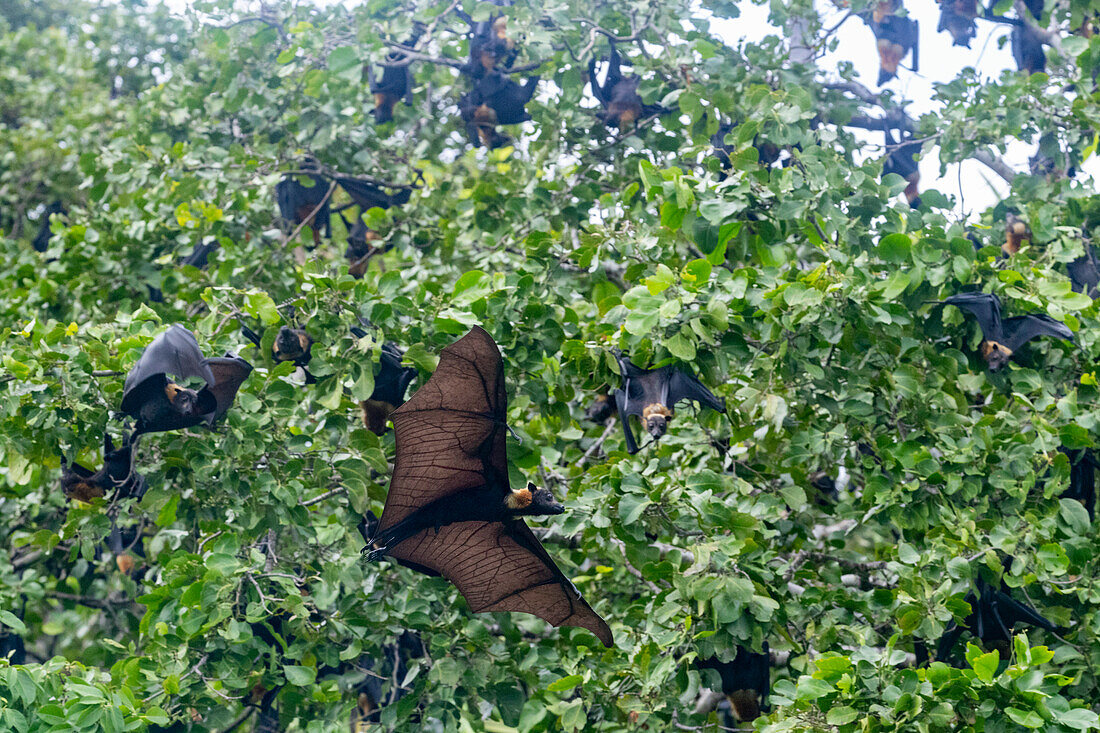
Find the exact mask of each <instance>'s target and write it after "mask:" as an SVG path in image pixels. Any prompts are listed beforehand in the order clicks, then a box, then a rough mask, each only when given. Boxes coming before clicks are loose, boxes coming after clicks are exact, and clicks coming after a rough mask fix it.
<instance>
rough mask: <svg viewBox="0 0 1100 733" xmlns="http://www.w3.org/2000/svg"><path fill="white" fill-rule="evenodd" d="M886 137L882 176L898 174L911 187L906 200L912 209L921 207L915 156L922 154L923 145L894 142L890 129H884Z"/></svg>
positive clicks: (906, 194)
mask: <svg viewBox="0 0 1100 733" xmlns="http://www.w3.org/2000/svg"><path fill="white" fill-rule="evenodd" d="M883 132H884V133H885V136H886V150H887V151H888V152H887V154H886V160H885V161H884V162H883V164H882V175H884V176H885V175H889V174H891V173H896V174H898V175H899V176H901V177H902V178H904V179H905V180H906V181H907V182H908V183H909V185H908V186H906V187H905V200H906V201H908V202H909V206H910V207H911V208H914V209H916V208H919V207H920V194H919V191H918V190H917V185H918V184H919V183H920V169H919V168H918V167H917V161H916V160H915V159H914V157H913V156H914V155H916V154H918V153H920V151H921V143H919V142H912V141H911V140H909V139H904V138H903V139H902V140H901V141H900V142H899V141H896V140H894V136H893V134H892V133H891V132H890V129H889V128H884V130H883Z"/></svg>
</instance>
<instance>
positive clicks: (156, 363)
mask: <svg viewBox="0 0 1100 733" xmlns="http://www.w3.org/2000/svg"><path fill="white" fill-rule="evenodd" d="M165 375H172V376H174V377H176V378H177V379H180V380H184V379H189V378H192V377H199V378H201V379H203V380H204V381H205V382H206V383H207V384H211V383H213V382H214V375H213V373H212V372H211V371H210V367H209V366H207V364H206V360H205V359H204V358H203V355H202V350H201V349H199V342H198V341H196V340H195V334H193V333H191V332H190V331H188V330H187V329H186V328H184V327H183V326H181V325H179V324H178V323H176V324H173V325H172V326H170V327H169V328H168V330H167V331H165V332H164V333H162V334H160V335H158V336H157V337H156V338H155V339H153V341H152V343H150V344H149V345H148V346H147V347H145V351H144V352H142V354H141V357H140V358H139V359H138V361H137V363H136V364H135V365H134V368H133V369H131V370H130V373H129V374H127V375H126V382H125V384H124V386H123V394H122V411H123V412H126V413H131V414H132V412H133V411H134V410H136V409H137V407H138V406H139V405H140V404H141V403H142V402H144V401H145V398H146V396H147V394H148V392H149V391H150V390H155V389H157V388H161V389H163V387H164V385H165V384H166V383H167V381H166V377H165Z"/></svg>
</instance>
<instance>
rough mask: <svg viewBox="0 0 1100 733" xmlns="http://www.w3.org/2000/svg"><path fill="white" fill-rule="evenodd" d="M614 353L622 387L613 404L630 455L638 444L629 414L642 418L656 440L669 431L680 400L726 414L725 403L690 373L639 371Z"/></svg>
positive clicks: (666, 368)
mask: <svg viewBox="0 0 1100 733" xmlns="http://www.w3.org/2000/svg"><path fill="white" fill-rule="evenodd" d="M614 354H615V359H616V360H618V362H619V374H620V376H621V377H622V380H623V384H622V387H621V388H619V389H617V390H615V405H616V406H617V407H618V409H619V420H621V421H622V423H623V437H624V438H625V439H626V449H627V451H628V452H629V453H637V452H638V443H637V441H636V440H635V438H634V431H633V429H632V428H631V427H630V416H631V415H637V416H638V417H639V418H641V420H642V424H643V425H644V426H645V429H646V431H647V432H648V433H649V434H650V435H652V436H653V439H654V440H656V439H658V438H660V437H661V436H662V435H664V434H665V432H667V431H668V423H669V421H670V420H672V418H673V417H674V416H675V413H674V412H673V407H675V405H676V403H677V402H679V401H681V400H693V401H695V402H698V403H699V404H701V405H703V406H705V407H709V408H711V409H712V410H716V411H718V412H725V411H726V401H725V400H720V399H718V398H717V397H715V396H714V393H713V392H711V391H710V390H709V389H707V388H706V387H705V386H703V383H702V382H700V381H699V380H698V379H696V378H695V376H694V375H693V374H690V373H688V372H686V371H684V370H683V369H681V368H680V367H676V366H672V365H668V366H663V367H661V368H660V369H642V368H641V367H639V366H637V365H635V364H634V363H633V362H632V361H630V359H627V358H626V356H624V355H623V353H622V352H621V351H619V350H617V349H616V350H615V352H614Z"/></svg>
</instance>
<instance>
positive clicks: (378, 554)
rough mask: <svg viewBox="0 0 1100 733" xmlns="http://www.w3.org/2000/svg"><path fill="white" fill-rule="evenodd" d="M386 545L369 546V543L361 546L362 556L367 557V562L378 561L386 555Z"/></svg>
mask: <svg viewBox="0 0 1100 733" xmlns="http://www.w3.org/2000/svg"><path fill="white" fill-rule="evenodd" d="M387 549H389V548H386V547H373V548H372V547H371V546H370V545H368V546H366V547H364V548H363V556H364V557H366V558H367V562H378V561H379V560H381V559H382V558H384V557H385V556H386V550H387Z"/></svg>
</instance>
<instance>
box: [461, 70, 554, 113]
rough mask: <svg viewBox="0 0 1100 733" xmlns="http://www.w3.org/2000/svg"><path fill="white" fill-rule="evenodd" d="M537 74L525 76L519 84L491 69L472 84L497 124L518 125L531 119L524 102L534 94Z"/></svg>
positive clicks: (537, 81)
mask: <svg viewBox="0 0 1100 733" xmlns="http://www.w3.org/2000/svg"><path fill="white" fill-rule="evenodd" d="M538 83H539V78H538V77H537V76H531V77H527V78H526V79H525V80H524V82H523V85H522V86H520V85H519V84H517V83H516V82H514V81H512V80H511V79H510V78H508V76H507V75H505V74H504V73H503V72H501V71H493V72H491V73H488V74H486V75H485V76H484V77H482V78H481V79H480V80H479V81H478V82H477V84H475V85H474V91H475V92H476V94H477V98H478V99H479V100H480V103H481V104H484V105H486V106H488V107H489V109H491V110H492V111H493V113H494V115H495V117H496V124H498V125H518V124H519V123H521V122H526V121H528V120H530V119H531V115H529V114H527V110H526V108H525V107H526V104H527V103H528V102H529V101H531V97H533V96H534V95H535V88H536V87H537V86H538Z"/></svg>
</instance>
